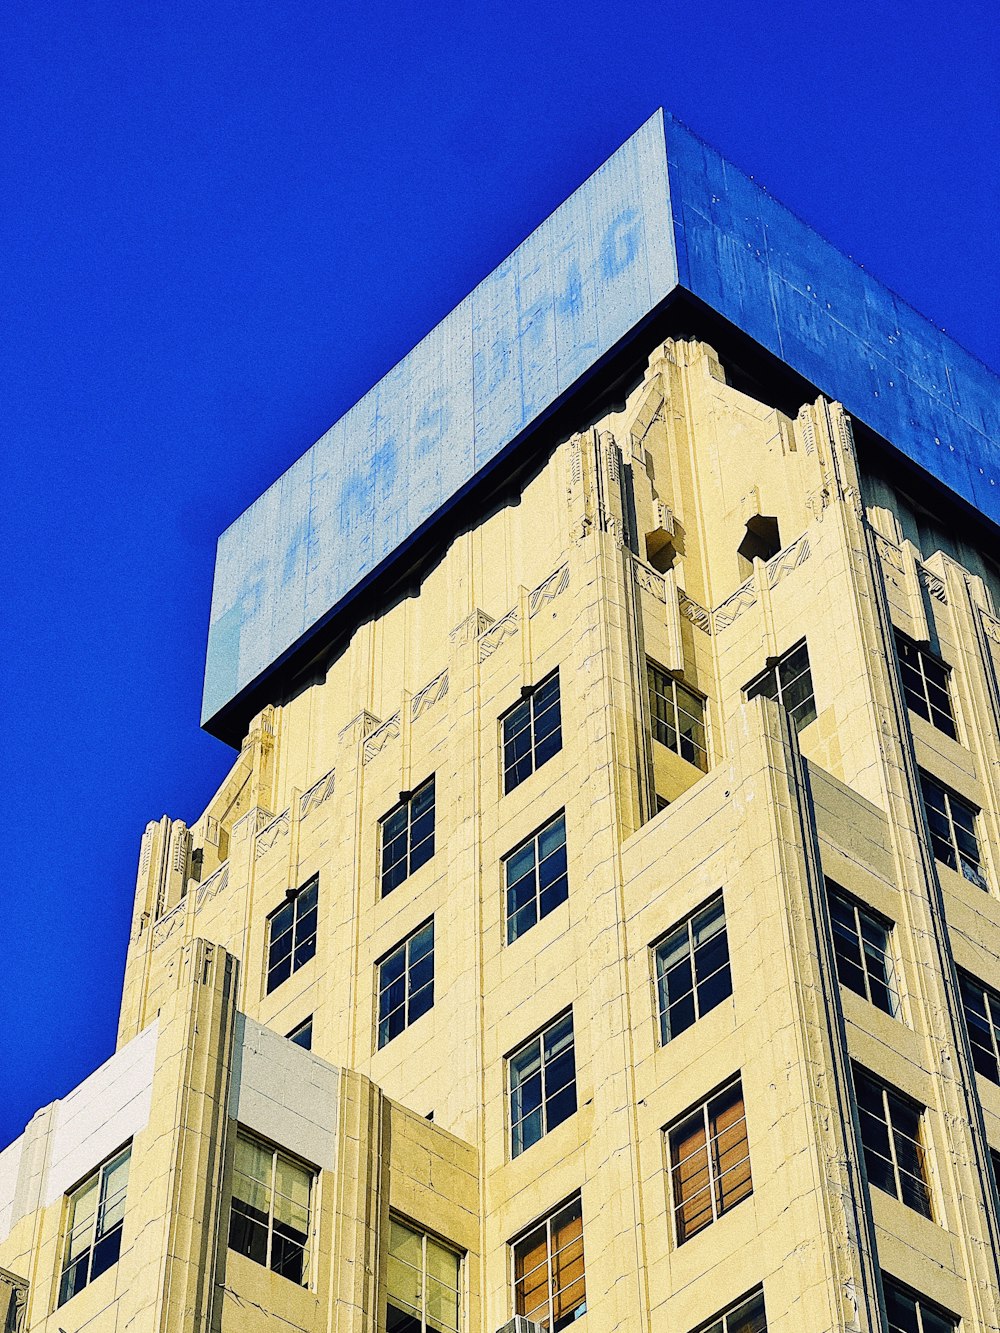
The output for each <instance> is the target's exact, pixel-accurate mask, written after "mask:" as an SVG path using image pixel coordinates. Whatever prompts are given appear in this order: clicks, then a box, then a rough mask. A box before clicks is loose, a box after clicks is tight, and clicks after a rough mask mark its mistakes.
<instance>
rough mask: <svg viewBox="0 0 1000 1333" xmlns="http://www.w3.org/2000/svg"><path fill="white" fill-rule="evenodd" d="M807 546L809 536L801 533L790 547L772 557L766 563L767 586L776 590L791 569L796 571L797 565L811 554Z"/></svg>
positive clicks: (802, 562)
mask: <svg viewBox="0 0 1000 1333" xmlns="http://www.w3.org/2000/svg"><path fill="white" fill-rule="evenodd" d="M811 549H812V548H811V547H810V545H809V534H808V533H805V532H804V533H803V534H802V536H801V537H797V538H796V539H795V541H793V542H792V544H791V545H790V546H786V547H785V549H784V550H783V551H779V552H778V554H777V555H775V556H772V557H771V559H770V560H769V561H768V562H767V566H766V568H767V586H768V587H769V588H776V587H777V586H778V584H779V583H780V582H781V580H782V579H783V578H784V577H785V575H786V574H790V573H791V572H792V570H793V569H798V567H799V565H802V564H804V563H805V562H806V561H807V560H808V559H809V555H810V552H811Z"/></svg>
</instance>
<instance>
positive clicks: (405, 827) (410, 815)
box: [381, 777, 434, 898]
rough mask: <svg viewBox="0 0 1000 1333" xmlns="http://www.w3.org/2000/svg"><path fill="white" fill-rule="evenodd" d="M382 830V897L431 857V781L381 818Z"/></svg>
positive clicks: (432, 818) (432, 829) (432, 838)
mask: <svg viewBox="0 0 1000 1333" xmlns="http://www.w3.org/2000/svg"><path fill="white" fill-rule="evenodd" d="M381 829H382V897H383V898H384V897H385V895H386V894H387V893H391V892H392V891H393V889H394V888H396V887H397V885H399V884H402V882H403V880H404V879H406V878H407V877H408V876H409V875H412V874H413V872H414V871H415V870H419V869H420V867H421V866H422V865H423V864H424V862H425V861H429V860H430V859H431V857H432V856H433V855H434V779H433V777H430V778H428V779H427V781H426V782H425V783H423V784H422V785H421V786H419V787H418V788H417V790H416V791H415V792H413V793H412V795H410V796H408V797H406V798H405V799H404V800H401V801H400V803H399V804H398V805H397V806H394V807H393V809H392V810H390V811H389V813H388V814H387V815H386V816H385V818H384V819H383V820H382V824H381Z"/></svg>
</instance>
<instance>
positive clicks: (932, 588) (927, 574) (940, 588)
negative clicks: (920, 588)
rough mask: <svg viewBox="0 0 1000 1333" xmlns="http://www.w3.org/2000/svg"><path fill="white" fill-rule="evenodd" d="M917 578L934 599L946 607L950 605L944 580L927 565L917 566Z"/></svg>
mask: <svg viewBox="0 0 1000 1333" xmlns="http://www.w3.org/2000/svg"><path fill="white" fill-rule="evenodd" d="M917 577H918V578H919V579H920V582H921V583H922V584H923V585H924V587H925V588H926V589H927V591H928V592H929V593H930V595H931V596H932V597H934V598H936V599H937V600H938V601H939V602H943V603H944V604H945V606H947V605H948V589H947V588H946V587H945V582H944V579H942V578H939V577H938V575H937V574H935V573H934V572H933V571H932V570H930V569H928V568H927V566H926V565H919V564H918V565H917Z"/></svg>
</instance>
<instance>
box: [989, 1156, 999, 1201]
mask: <svg viewBox="0 0 1000 1333" xmlns="http://www.w3.org/2000/svg"><path fill="white" fill-rule="evenodd" d="M990 1166H992V1168H993V1187H994V1189H996V1190H997V1191H998V1192H1000V1151H998V1150H997V1149H996V1148H991V1149H990Z"/></svg>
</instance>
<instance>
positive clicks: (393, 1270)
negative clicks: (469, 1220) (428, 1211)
mask: <svg viewBox="0 0 1000 1333" xmlns="http://www.w3.org/2000/svg"><path fill="white" fill-rule="evenodd" d="M461 1272H462V1260H461V1256H460V1255H458V1254H456V1253H455V1251H454V1250H452V1249H449V1248H448V1246H447V1245H442V1243H441V1242H440V1241H439V1240H435V1238H434V1237H433V1236H429V1235H428V1234H427V1233H426V1232H425V1231H419V1230H418V1229H417V1228H416V1227H412V1226H410V1225H409V1224H408V1223H406V1222H401V1221H400V1220H399V1218H398V1217H391V1218H390V1219H389V1263H388V1271H387V1274H386V1285H387V1287H388V1289H389V1292H388V1299H387V1302H386V1311H385V1314H386V1319H385V1327H386V1333H431V1330H434V1333H457V1330H458V1328H459V1323H460V1311H461Z"/></svg>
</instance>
